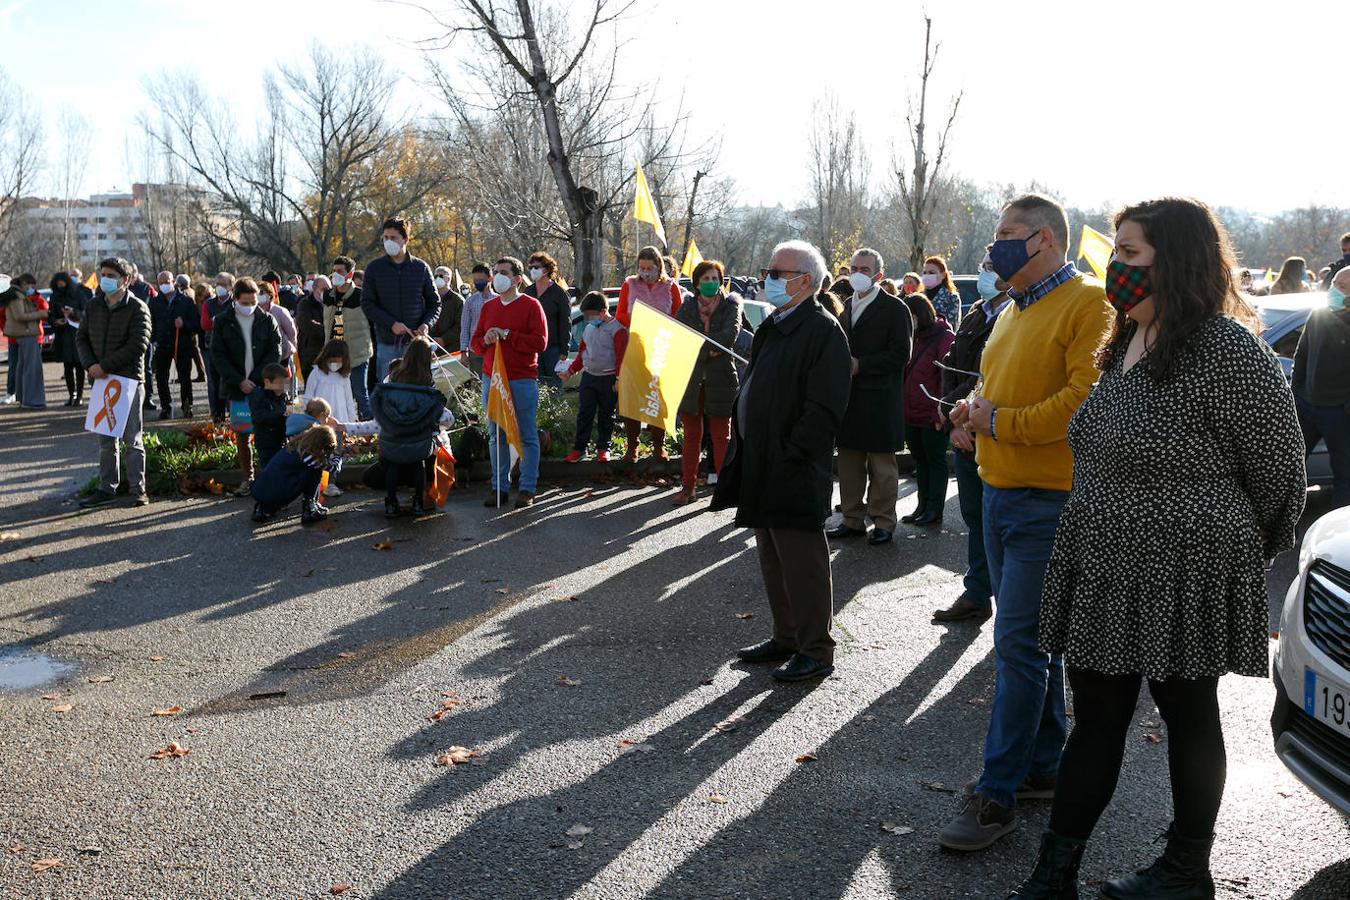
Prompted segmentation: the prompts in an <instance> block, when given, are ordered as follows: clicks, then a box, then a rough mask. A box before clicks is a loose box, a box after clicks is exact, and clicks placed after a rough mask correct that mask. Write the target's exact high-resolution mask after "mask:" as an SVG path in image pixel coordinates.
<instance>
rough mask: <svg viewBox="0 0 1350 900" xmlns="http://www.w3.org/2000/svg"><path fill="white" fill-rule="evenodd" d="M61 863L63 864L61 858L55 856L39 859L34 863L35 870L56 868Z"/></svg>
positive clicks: (43, 870) (41, 870)
mask: <svg viewBox="0 0 1350 900" xmlns="http://www.w3.org/2000/svg"><path fill="white" fill-rule="evenodd" d="M59 865H61V860H59V859H57V858H55V857H48V858H47V859H39V860H38V861H37V862H35V863H33V871H34V872H45V871H47V870H48V869H54V868H56V867H57V866H59Z"/></svg>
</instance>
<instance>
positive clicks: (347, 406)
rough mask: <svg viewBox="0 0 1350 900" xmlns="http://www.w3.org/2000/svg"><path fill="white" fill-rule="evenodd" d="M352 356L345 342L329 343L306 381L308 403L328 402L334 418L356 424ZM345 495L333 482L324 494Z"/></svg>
mask: <svg viewBox="0 0 1350 900" xmlns="http://www.w3.org/2000/svg"><path fill="white" fill-rule="evenodd" d="M351 373H352V357H351V353H350V352H349V351H348V349H347V342H346V341H336V340H335V341H329V342H328V343H326V344H324V346H323V350H321V351H319V356H318V358H317V359H315V360H314V368H313V369H311V370H310V372H309V376H308V377H307V378H305V402H306V403H308V402H309V401H311V400H316V399H318V400H325V401H327V402H328V405H329V407H331V409H332V415H333V418H334V419H336V420H337V421H339V422H355V421H357V420H358V418H359V417H358V416H357V414H356V400H355V398H354V397H353V396H352V383H351V378H350V377H349V376H350V375H351ZM341 493H342V492H341V491H340V490H339V489H338V486H337V485H336V484H333V483H332V482H331V481H330V482H329V484H328V489H327V490H326V491H325V492H324V495H325V496H327V497H336V496H339V495H340V494H341Z"/></svg>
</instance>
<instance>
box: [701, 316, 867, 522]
mask: <svg viewBox="0 0 1350 900" xmlns="http://www.w3.org/2000/svg"><path fill="white" fill-rule="evenodd" d="M750 352H751V356H750V367H749V369H747V370H746V376H745V381H744V382H743V383H742V384H741V393H742V394H745V397H744V404H745V416H744V421H742V417H741V416H740V415H739V414H737V415H733V416H732V422H733V423H734V427H735V429H736V440H735V443H734V445H733V447H734V449H733V450H732V453H731V457H730V458H729V459H728V460H727V461H726V463H725V464H724V465H723V466H722V473H721V476H720V477H719V479H718V482H717V490H716V492H715V493H714V495H713V504H712V508H713V509H727V508H729V507H733V506H734V507H736V524H737V525H738V526H740V527H742V528H800V529H806V530H815V529H818V528H821V527H823V526H824V524H825V520H826V518H828V517H829V514H830V497H831V494H832V493H833V489H834V475H833V463H834V438H835V432H836V431H837V430H838V428H839V422H840V421H841V420H842V419H843V417H844V410H845V408H847V406H848V394H849V370H850V367H851V366H850V361H849V353H848V338H846V337H845V336H844V330H843V329H842V328H841V327H840V326H839V322H838V320H836V319H835V318H834V316H832V315H830V314H829V313H828V312H826V311H825V309H824V307H822V306H821V305H820V303H819V302H818V301H817V300H815V299H814V298H812V299H810V300H806V301H803V303H802V305H801V306H800V307H799V308H797V309H795V310H793V311H792V312H791V313H789V314H788V316H787V317H786V318H784V319H783V320H782V321H781V322H779V321H776V320H775V318H774V317H770V318H767V319H765V320H764V322H763V324H761V325H760V326H759V330H758V331H757V332H756V333H755V341H754V344H753V346H752V348H751V351H750ZM741 403H742V398H739V397H738V398H737V406H738V408H739V406H740V404H741Z"/></svg>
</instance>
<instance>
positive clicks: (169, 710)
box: [150, 703, 183, 716]
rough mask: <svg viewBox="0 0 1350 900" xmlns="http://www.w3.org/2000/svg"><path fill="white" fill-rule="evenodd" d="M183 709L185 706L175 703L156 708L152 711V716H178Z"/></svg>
mask: <svg viewBox="0 0 1350 900" xmlns="http://www.w3.org/2000/svg"><path fill="white" fill-rule="evenodd" d="M182 711H183V707H181V706H179V705H178V704H177V703H175V704H174V705H173V706H166V707H164V708H163V709H154V710H151V711H150V715H152V716H176V715H178V714H179V713H180V712H182Z"/></svg>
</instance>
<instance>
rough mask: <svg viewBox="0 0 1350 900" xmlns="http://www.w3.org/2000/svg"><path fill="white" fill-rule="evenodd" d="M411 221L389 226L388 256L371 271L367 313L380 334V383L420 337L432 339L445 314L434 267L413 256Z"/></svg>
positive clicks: (364, 298) (364, 301)
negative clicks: (397, 360) (409, 247)
mask: <svg viewBox="0 0 1350 900" xmlns="http://www.w3.org/2000/svg"><path fill="white" fill-rule="evenodd" d="M410 233H411V232H410V229H409V226H408V220H407V219H404V218H402V217H399V216H395V217H393V218H390V219H385V221H384V232H383V233H382V234H381V236H380V237H381V239H382V240H383V242H384V253H385V255H384V256H381V257H380V258H378V259H375V260H372V261H371V263H370V264H369V265H367V266H366V269H365V279H364V284H363V285H362V288H361V309H362V311H363V312H365V314H366V318H367V319H369V320H370V324H371V325H373V326H374V328H375V377H376V379H377V380H378V381H383V380H384V376H385V375H387V374H389V363H390V362H392V361H393V360H395V359H397V358H398V357H400V356H402V355H403V349H404V348H405V347H407V346H408V342H409V341H410V340H412V338H413V336H414V335H419V334H420V335H426V333H427V332H428V331H430V330H431V326H432V325H434V324H436V319H437V318H438V317H439V316H440V313H441V298H440V295H439V294H437V293H436V284H435V282H434V281H433V280H432V277H431V267H430V266H428V265H427V264H426V263H425V262H423V261H422V260H420V259H418V258H417V257H415V256H413V255H412V254H410V253H408V238H409V236H410Z"/></svg>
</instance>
